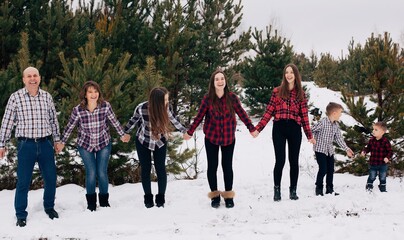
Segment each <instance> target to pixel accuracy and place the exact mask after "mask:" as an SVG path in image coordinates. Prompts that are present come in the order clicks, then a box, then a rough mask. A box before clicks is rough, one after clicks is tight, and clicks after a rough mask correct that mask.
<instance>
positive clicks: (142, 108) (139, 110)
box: [124, 102, 187, 151]
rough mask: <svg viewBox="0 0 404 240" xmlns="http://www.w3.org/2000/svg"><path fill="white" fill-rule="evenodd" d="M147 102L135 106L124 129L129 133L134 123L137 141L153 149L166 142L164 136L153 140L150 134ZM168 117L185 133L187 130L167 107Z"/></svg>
mask: <svg viewBox="0 0 404 240" xmlns="http://www.w3.org/2000/svg"><path fill="white" fill-rule="evenodd" d="M148 106H149V104H148V102H143V103H140V104H139V105H138V106H137V107H136V108H135V112H134V113H133V116H132V117H131V118H130V120H129V122H128V123H127V124H126V126H125V128H124V131H125V132H126V133H129V132H130V131H131V130H132V129H133V128H134V127H135V126H136V125H137V126H138V129H137V132H136V137H137V138H138V139H139V142H140V143H141V144H142V145H143V146H145V147H147V148H148V149H150V150H152V151H154V150H155V149H156V148H161V147H162V146H164V144H165V142H166V138H165V136H163V135H161V137H160V139H158V140H155V139H153V138H152V137H151V136H152V134H151V129H150V126H151V125H150V121H149V108H148ZM167 113H168V118H169V119H170V122H171V123H172V124H173V125H174V127H175V128H176V129H178V130H180V131H181V132H182V133H185V131H186V130H187V129H186V128H185V127H184V126H182V124H181V123H180V122H179V121H178V120H177V119H176V118H175V116H174V113H173V112H172V111H171V109H170V108H169V107H168V108H167Z"/></svg>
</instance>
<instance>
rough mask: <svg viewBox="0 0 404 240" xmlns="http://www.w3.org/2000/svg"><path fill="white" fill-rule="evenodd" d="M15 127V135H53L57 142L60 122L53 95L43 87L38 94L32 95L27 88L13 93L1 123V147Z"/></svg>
mask: <svg viewBox="0 0 404 240" xmlns="http://www.w3.org/2000/svg"><path fill="white" fill-rule="evenodd" d="M14 127H15V137H26V138H42V137H47V136H50V135H52V136H53V140H54V141H55V142H57V141H59V140H60V132H59V123H58V120H57V116H56V109H55V104H54V102H53V99H52V96H51V95H50V94H49V93H48V92H46V91H44V90H42V89H39V91H38V94H37V95H36V96H30V95H29V93H28V91H27V89H25V88H22V89H20V90H18V91H16V92H14V93H13V94H11V96H10V98H9V100H8V102H7V106H6V110H5V112H4V116H3V120H2V124H1V130H0V147H5V144H6V142H7V141H8V140H9V139H10V138H11V132H12V130H13V129H14Z"/></svg>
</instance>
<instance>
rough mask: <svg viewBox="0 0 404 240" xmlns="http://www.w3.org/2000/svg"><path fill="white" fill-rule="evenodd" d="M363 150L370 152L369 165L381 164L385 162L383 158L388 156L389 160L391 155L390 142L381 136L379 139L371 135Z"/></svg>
mask: <svg viewBox="0 0 404 240" xmlns="http://www.w3.org/2000/svg"><path fill="white" fill-rule="evenodd" d="M363 151H364V152H365V153H369V152H370V159H369V164H370V165H383V164H385V162H384V160H383V159H384V158H388V159H389V161H391V157H392V156H393V150H391V144H390V142H389V140H388V139H387V138H386V137H382V138H380V139H379V140H377V139H376V138H375V137H372V138H371V139H370V140H369V142H368V144H367V145H366V147H365V149H363Z"/></svg>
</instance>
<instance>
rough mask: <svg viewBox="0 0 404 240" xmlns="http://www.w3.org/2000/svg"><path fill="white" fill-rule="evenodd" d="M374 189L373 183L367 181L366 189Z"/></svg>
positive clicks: (369, 190)
mask: <svg viewBox="0 0 404 240" xmlns="http://www.w3.org/2000/svg"><path fill="white" fill-rule="evenodd" d="M372 190H373V184H372V183H367V184H366V191H368V192H371V191H372Z"/></svg>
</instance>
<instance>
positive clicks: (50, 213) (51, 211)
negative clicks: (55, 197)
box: [45, 208, 59, 220]
mask: <svg viewBox="0 0 404 240" xmlns="http://www.w3.org/2000/svg"><path fill="white" fill-rule="evenodd" d="M45 213H46V214H48V217H49V218H50V219H52V220H53V219H54V218H59V214H58V213H57V212H56V211H55V209H53V208H49V209H45Z"/></svg>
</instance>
